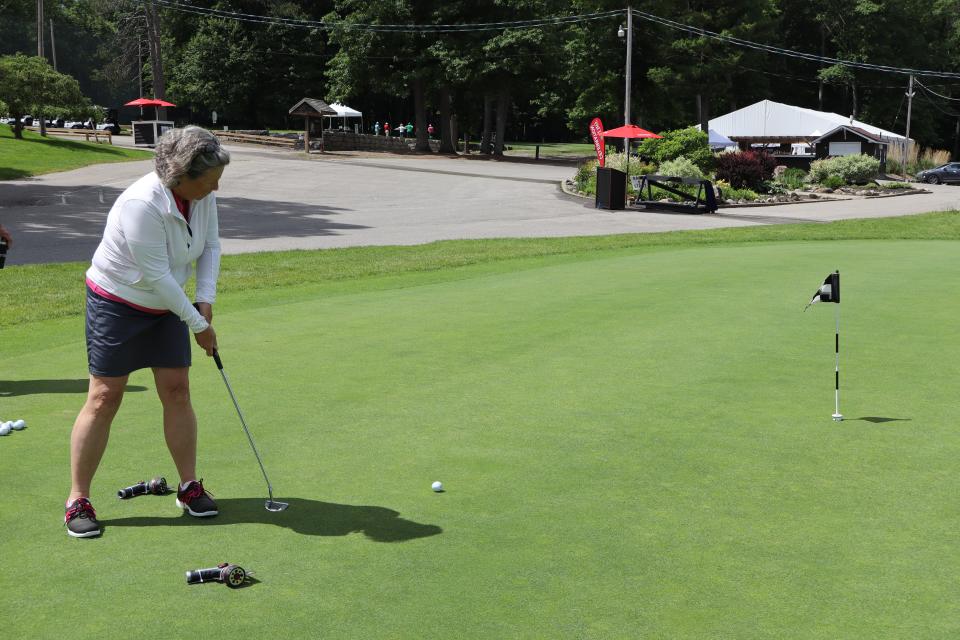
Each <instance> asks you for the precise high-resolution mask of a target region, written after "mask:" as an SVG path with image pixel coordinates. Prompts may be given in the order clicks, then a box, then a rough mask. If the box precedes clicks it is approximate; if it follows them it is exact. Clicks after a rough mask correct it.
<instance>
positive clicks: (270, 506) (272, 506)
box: [213, 349, 290, 511]
mask: <svg viewBox="0 0 960 640" xmlns="http://www.w3.org/2000/svg"><path fill="white" fill-rule="evenodd" d="M213 360H214V362H216V363H217V369H219V370H220V375H221V376H223V382H224V384H226V385H227V392H228V393H229V394H230V399H231V400H233V406H235V407H236V408H237V415H238V416H240V424H242V425H243V431H244V433H246V434H247V440H249V441H250V448H251V449H253V455H255V456H257V462H258V463H259V464H260V471H261V472H262V473H263V479H264V480H266V481H267V494H269V496H270V499H269V500H267V503H266V507H267V511H283V510H284V509H286V508H287V507H289V506H290V504H289V503H286V502H277V501H275V500H274V499H273V487H271V486H270V478H268V477H267V470H266V469H264V468H263V461H262V460H261V459H260V453H259V452H258V451H257V445H255V444H254V443H253V436H251V435H250V430H249V429H247V421H246V420H244V419H243V411H240V405H239V404H237V397H236V396H235V395H233V389H232V388H231V387H230V381H229V380H227V372H226V371H224V370H223V361H221V360H220V354H219V353H217V350H216V349H214V350H213Z"/></svg>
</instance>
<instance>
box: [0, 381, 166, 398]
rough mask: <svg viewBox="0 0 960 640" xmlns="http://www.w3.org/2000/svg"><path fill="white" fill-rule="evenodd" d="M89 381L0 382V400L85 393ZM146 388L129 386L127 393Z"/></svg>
mask: <svg viewBox="0 0 960 640" xmlns="http://www.w3.org/2000/svg"><path fill="white" fill-rule="evenodd" d="M89 385H90V381H89V380H87V379H86V378H77V379H64V380H0V398H12V397H13V396H32V395H38V394H42V393H86V392H87V389H88V388H89ZM146 390H147V388H146V387H141V386H139V385H135V384H130V385H127V391H146Z"/></svg>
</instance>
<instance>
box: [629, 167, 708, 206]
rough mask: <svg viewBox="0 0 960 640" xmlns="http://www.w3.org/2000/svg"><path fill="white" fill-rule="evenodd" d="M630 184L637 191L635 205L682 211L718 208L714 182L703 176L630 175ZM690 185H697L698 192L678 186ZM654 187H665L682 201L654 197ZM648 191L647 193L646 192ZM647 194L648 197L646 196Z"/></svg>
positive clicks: (633, 204) (664, 188)
mask: <svg viewBox="0 0 960 640" xmlns="http://www.w3.org/2000/svg"><path fill="white" fill-rule="evenodd" d="M630 184H631V185H633V188H634V190H635V191H636V192H637V195H636V197H635V198H634V200H633V202H632V206H634V207H642V208H643V209H650V210H660V211H678V212H681V213H713V212H714V211H716V210H717V198H716V195H715V194H714V190H713V183H712V182H710V181H709V180H703V179H701V178H681V177H679V176H659V175H644V176H630ZM679 185H690V186H694V185H695V186H696V187H697V194H696V195H690V194H689V193H687V192H686V191H682V190H680V189H678V188H676V187H678V186H679ZM653 187H657V188H659V189H663V190H664V191H667V192H668V193H672V194H674V195H676V196H679V197H680V198H681V200H682V202H660V201H659V200H654V199H653ZM644 191H646V193H644ZM644 196H646V197H644Z"/></svg>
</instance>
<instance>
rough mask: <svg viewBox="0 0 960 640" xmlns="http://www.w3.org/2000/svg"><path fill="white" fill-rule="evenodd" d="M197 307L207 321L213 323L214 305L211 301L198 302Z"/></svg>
mask: <svg viewBox="0 0 960 640" xmlns="http://www.w3.org/2000/svg"><path fill="white" fill-rule="evenodd" d="M196 307H197V311H199V312H200V315H202V316H203V317H204V318H205V319H206V321H207V322H209V323H210V324H213V305H212V304H210V303H209V302H198V303H197V304H196Z"/></svg>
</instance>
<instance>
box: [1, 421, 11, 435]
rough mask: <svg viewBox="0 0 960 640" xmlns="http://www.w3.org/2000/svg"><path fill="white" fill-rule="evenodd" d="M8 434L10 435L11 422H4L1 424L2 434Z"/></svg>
mask: <svg viewBox="0 0 960 640" xmlns="http://www.w3.org/2000/svg"><path fill="white" fill-rule="evenodd" d="M7 435H10V423H9V422H4V423H3V424H0V436H7Z"/></svg>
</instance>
